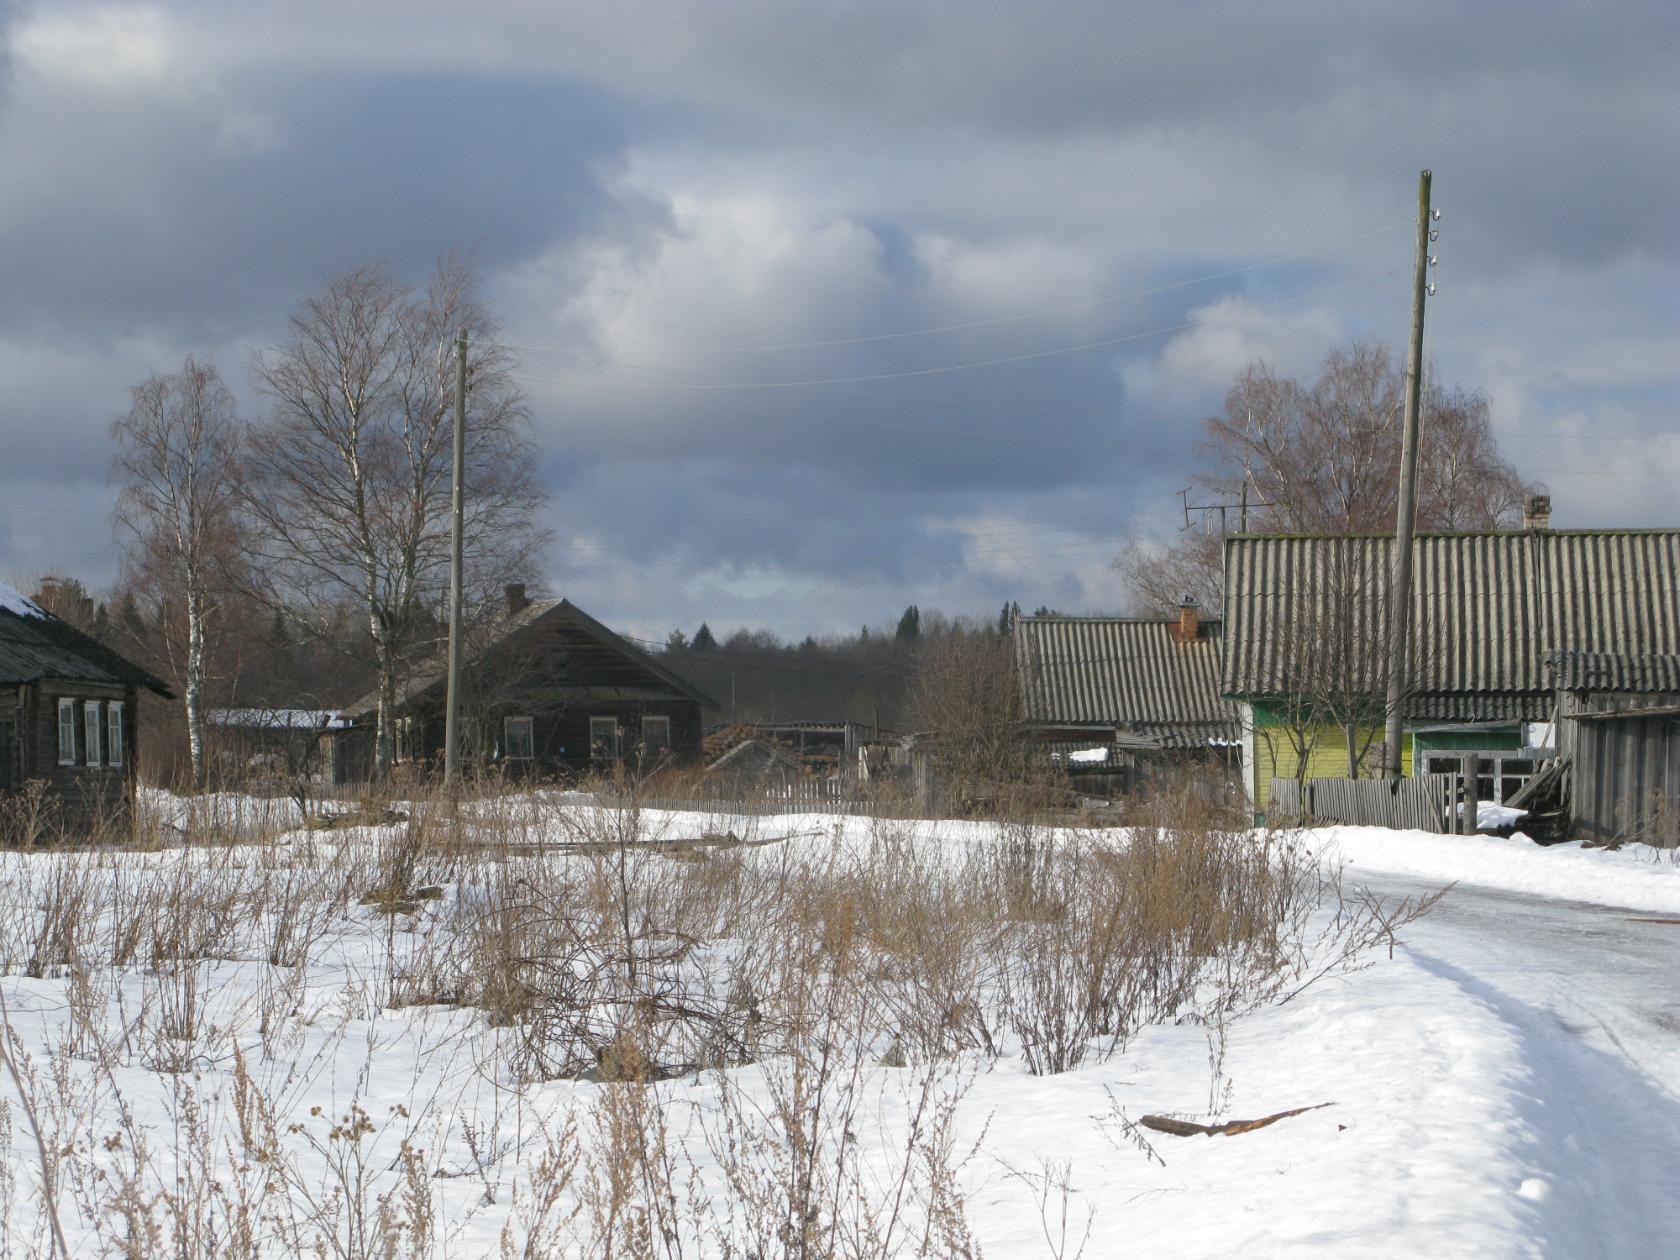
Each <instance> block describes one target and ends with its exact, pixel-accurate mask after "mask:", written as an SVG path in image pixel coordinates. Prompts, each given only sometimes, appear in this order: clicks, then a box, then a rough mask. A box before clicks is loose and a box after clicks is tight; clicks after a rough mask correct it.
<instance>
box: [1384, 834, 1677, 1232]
mask: <svg viewBox="0 0 1680 1260" xmlns="http://www.w3.org/2000/svg"><path fill="white" fill-rule="evenodd" d="M1594 856H1597V855H1594ZM1659 878H1661V875H1660V874H1659ZM1366 882H1367V883H1368V884H1369V885H1370V886H1371V887H1372V888H1373V889H1375V890H1378V891H1381V892H1385V893H1392V894H1395V895H1401V894H1406V893H1417V892H1419V891H1421V890H1423V888H1424V885H1423V884H1422V883H1420V882H1418V881H1416V880H1410V879H1406V878H1404V877H1396V876H1371V877H1369V878H1368V879H1367V880H1366ZM1406 939H1407V946H1406V950H1407V953H1408V954H1409V955H1410V957H1411V958H1412V959H1413V960H1414V961H1415V962H1416V963H1417V964H1418V965H1420V966H1421V967H1423V968H1424V969H1425V970H1427V971H1429V972H1430V973H1432V974H1433V975H1435V976H1438V977H1440V978H1441V979H1444V980H1446V981H1449V982H1450V983H1451V984H1452V985H1453V986H1454V987H1455V988H1456V989H1458V990H1459V991H1460V992H1462V993H1463V994H1464V995H1466V996H1467V997H1468V998H1470V999H1471V1000H1472V1001H1473V1002H1474V1003H1476V1004H1478V1005H1479V1006H1481V1007H1482V1008H1483V1009H1484V1010H1485V1011H1486V1012H1487V1013H1488V1014H1490V1015H1491V1016H1492V1017H1493V1018H1495V1019H1496V1020H1498V1021H1499V1022H1500V1023H1502V1024H1504V1025H1506V1026H1507V1027H1508V1028H1509V1029H1510V1030H1511V1033H1512V1035H1513V1040H1514V1043H1515V1048H1516V1051H1517V1054H1516V1056H1515V1059H1514V1061H1513V1062H1512V1063H1511V1064H1510V1067H1509V1071H1510V1073H1511V1075H1510V1076H1509V1077H1508V1079H1507V1080H1506V1082H1505V1085H1506V1088H1507V1090H1508V1092H1509V1095H1510V1098H1511V1101H1512V1102H1513V1103H1514V1104H1515V1109H1516V1114H1515V1116H1514V1117H1512V1120H1511V1122H1513V1123H1515V1124H1517V1125H1519V1126H1520V1127H1521V1129H1522V1131H1523V1132H1524V1136H1525V1139H1526V1143H1527V1146H1528V1150H1527V1152H1526V1153H1525V1156H1524V1158H1525V1159H1526V1160H1527V1161H1528V1162H1529V1163H1530V1164H1531V1166H1532V1170H1533V1171H1532V1172H1531V1173H1530V1174H1529V1176H1527V1177H1525V1178H1524V1180H1523V1182H1522V1183H1521V1184H1520V1185H1519V1186H1518V1193H1519V1194H1521V1195H1524V1196H1525V1197H1527V1198H1529V1199H1530V1200H1531V1201H1532V1202H1533V1203H1534V1206H1535V1213H1536V1215H1537V1216H1538V1217H1539V1218H1540V1219H1539V1221H1538V1222H1536V1223H1537V1224H1539V1225H1541V1226H1542V1229H1541V1230H1540V1231H1539V1232H1538V1234H1537V1238H1538V1239H1543V1240H1545V1243H1546V1246H1545V1253H1546V1254H1550V1255H1561V1256H1664V1255H1677V1254H1680V915H1675V914H1667V915H1664V914H1661V913H1651V912H1649V911H1644V910H1635V909H1625V908H1619V907H1614V906H1603V905H1595V904H1590V903H1586V902H1579V901H1567V900H1559V899H1551V898H1545V897H1539V896H1535V895H1533V894H1529V893H1516V892H1509V891H1503V890H1499V889H1490V888H1485V887H1479V886H1475V885H1459V886H1458V887H1457V888H1455V889H1454V890H1453V891H1452V893H1450V894H1449V895H1448V896H1447V897H1446V898H1445V899H1443V900H1442V902H1441V903H1440V904H1439V905H1438V906H1437V907H1436V908H1435V910H1434V911H1433V912H1432V913H1431V914H1430V915H1429V916H1428V917H1427V918H1426V919H1424V920H1422V921H1420V922H1419V923H1417V924H1414V925H1413V926H1412V927H1411V928H1409V929H1408V930H1407V932H1406Z"/></svg>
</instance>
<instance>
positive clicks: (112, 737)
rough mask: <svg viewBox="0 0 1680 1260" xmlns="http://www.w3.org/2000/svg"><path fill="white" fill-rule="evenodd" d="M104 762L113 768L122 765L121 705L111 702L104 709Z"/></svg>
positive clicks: (119, 701)
mask: <svg viewBox="0 0 1680 1260" xmlns="http://www.w3.org/2000/svg"><path fill="white" fill-rule="evenodd" d="M105 732H106V733H105V760H106V761H107V762H109V763H110V764H111V765H113V766H120V765H122V763H123V704H122V701H121V700H113V701H111V703H110V704H109V705H107V706H106V708H105Z"/></svg>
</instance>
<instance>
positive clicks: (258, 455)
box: [245, 258, 543, 774]
mask: <svg viewBox="0 0 1680 1260" xmlns="http://www.w3.org/2000/svg"><path fill="white" fill-rule="evenodd" d="M457 328H465V329H467V332H468V336H469V339H470V341H471V343H472V347H473V348H472V350H471V353H470V354H469V356H468V362H467V402H468V415H467V448H466V477H467V481H466V485H467V492H466V530H465V543H464V548H465V553H466V563H467V570H468V576H469V588H470V589H471V591H472V592H473V593H475V594H476V595H477V597H478V601H479V602H480V603H482V602H484V601H486V600H487V599H488V598H489V597H490V593H491V592H493V591H494V590H495V589H496V588H497V586H499V584H500V583H501V582H502V581H503V580H504V579H506V578H521V577H524V576H526V570H527V568H528V566H529V565H530V563H531V561H532V557H533V554H534V551H535V548H536V547H537V546H538V545H539V543H540V541H541V539H542V537H543V535H542V531H541V530H540V529H539V528H538V527H537V526H536V524H535V514H536V511H537V509H538V508H539V507H540V505H541V503H542V501H543V496H542V494H541V492H540V491H539V489H538V488H537V485H536V482H535V480H534V478H533V475H532V469H533V467H534V464H535V459H534V458H533V452H532V450H531V448H530V444H529V442H528V441H527V438H526V429H527V422H528V416H527V412H526V408H525V403H524V398H523V396H522V395H521V393H520V391H519V389H518V388H517V387H516V385H515V384H514V381H513V377H512V374H511V367H512V363H511V361H510V360H509V358H508V356H507V354H506V352H505V351H503V350H502V349H500V348H499V347H497V346H495V345H494V344H493V342H494V339H495V337H496V333H497V330H496V326H495V324H494V322H493V321H492V320H491V318H490V316H489V314H488V312H487V311H486V310H485V309H484V307H483V306H481V305H480V304H479V302H478V300H477V298H476V296H475V293H474V275H473V272H472V270H471V268H470V267H468V266H467V265H466V264H464V263H462V262H461V261H459V260H457V259H453V258H450V259H443V260H440V262H439V263H438V265H437V268H436V270H435V271H434V273H433V275H432V277H431V280H430V282H429V283H428V284H427V286H426V287H425V288H424V289H423V290H418V291H416V290H415V289H413V288H411V287H409V286H407V285H405V284H403V283H401V282H399V281H398V280H396V279H394V278H393V277H391V276H390V275H388V274H387V273H386V272H385V271H384V270H383V269H381V268H377V267H366V268H358V269H357V270H354V271H349V272H346V273H344V274H343V275H340V276H336V277H334V278H333V279H331V280H330V281H328V283H327V284H326V286H325V288H323V289H322V290H321V292H320V293H318V294H316V295H315V296H314V297H311V298H309V299H307V300H306V301H305V302H304V303H303V304H302V305H301V306H300V307H299V308H298V310H297V311H296V313H295V314H293V316H292V319H291V330H290V335H289V336H288V338H287V339H286V341H285V343H284V344H283V345H281V346H280V347H278V348H277V349H275V350H274V351H272V352H271V353H268V354H265V355H262V356H260V357H259V358H258V360H257V364H256V376H257V382H258V384H259V386H260V388H261V389H262V391H263V392H264V393H265V394H266V395H267V397H268V398H269V400H270V402H271V403H272V407H271V410H270V414H269V416H268V418H267V420H266V422H265V423H263V424H261V425H259V426H257V427H255V428H254V429H253V430H252V434H251V440H250V449H251V456H250V461H249V477H248V479H247V483H246V496H245V498H246V508H247V511H248V513H249V515H250V517H251V518H252V520H253V522H254V526H255V528H254V535H255V541H254V547H253V554H254V556H255V557H256V559H257V561H258V568H259V569H260V572H261V575H262V579H263V582H264V590H265V591H266V593H267V597H268V598H270V599H272V600H273V601H274V602H275V603H276V604H283V605H284V606H285V607H286V608H287V609H288V611H289V612H290V613H291V614H292V615H293V616H294V617H295V618H297V619H298V620H299V622H300V624H302V625H304V626H306V627H310V628H314V629H317V630H318V631H319V632H320V633H322V634H326V633H328V632H329V628H330V627H331V626H332V624H333V621H334V618H335V617H336V616H338V615H340V614H341V612H342V610H343V608H344V607H345V606H347V605H348V606H350V607H354V608H356V609H357V610H358V613H359V615H360V616H361V617H363V618H364V619H365V624H366V626H367V632H368V638H369V641H370V643H371V647H372V655H373V664H374V672H375V677H376V686H377V690H378V694H379V716H378V726H377V733H376V740H375V749H374V765H375V769H376V771H377V772H378V773H381V774H383V773H384V772H385V771H386V770H387V769H388V768H389V766H390V764H391V756H392V751H393V748H392V737H393V729H394V728H393V725H392V722H393V708H394V706H395V700H396V694H397V688H398V684H399V681H400V675H401V673H402V671H403V669H404V668H405V667H406V665H407V664H408V662H409V661H410V660H412V658H413V657H414V656H415V655H416V654H417V653H422V652H425V651H427V650H429V649H431V648H434V647H435V646H436V634H437V630H436V627H437V626H438V625H439V624H440V621H439V617H438V613H439V612H440V605H441V603H442V600H443V598H444V594H445V591H446V585H447V581H448V558H449V532H450V528H449V527H450V511H449V507H450V503H449V501H450V451H451V434H452V425H453V409H454V405H455V366H454V360H453V353H452V349H451V343H452V341H453V338H454V335H455V330H456V329H457Z"/></svg>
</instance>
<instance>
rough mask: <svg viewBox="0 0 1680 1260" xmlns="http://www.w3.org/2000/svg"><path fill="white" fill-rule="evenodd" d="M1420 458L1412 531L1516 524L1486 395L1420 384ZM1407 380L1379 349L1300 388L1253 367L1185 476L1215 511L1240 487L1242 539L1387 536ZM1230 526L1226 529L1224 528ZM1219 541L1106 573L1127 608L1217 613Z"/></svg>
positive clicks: (1153, 554) (1358, 351)
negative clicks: (1115, 576) (1126, 588)
mask: <svg viewBox="0 0 1680 1260" xmlns="http://www.w3.org/2000/svg"><path fill="white" fill-rule="evenodd" d="M1426 375H1427V380H1426V384H1425V390H1424V398H1423V407H1422V422H1421V428H1420V433H1419V451H1418V482H1417V484H1418V504H1417V527H1418V528H1419V529H1425V530H1428V529H1496V528H1501V527H1507V526H1510V525H1513V524H1515V522H1516V519H1517V517H1518V515H1519V514H1520V512H1521V510H1522V502H1523V497H1524V496H1525V495H1526V494H1528V493H1530V492H1532V491H1533V490H1536V489H1538V488H1539V487H1536V486H1532V485H1529V484H1526V483H1525V482H1524V481H1523V480H1522V478H1521V477H1520V476H1519V475H1518V473H1517V471H1516V469H1515V468H1513V467H1512V466H1511V465H1510V464H1509V463H1507V462H1506V461H1505V460H1504V459H1503V458H1501V456H1500V454H1499V448H1498V443H1497V441H1496V440H1495V438H1494V435H1493V428H1492V424H1491V421H1490V419H1489V414H1488V400H1487V397H1486V395H1483V394H1480V393H1472V392H1469V391H1466V390H1463V389H1459V388H1457V387H1450V388H1449V387H1444V386H1441V385H1439V384H1436V383H1435V379H1434V378H1435V373H1434V371H1433V368H1432V367H1431V370H1430V371H1429V372H1428V373H1427V374H1426ZM1404 397H1405V380H1404V375H1403V373H1402V370H1401V367H1400V365H1399V364H1398V363H1397V362H1396V360H1395V359H1394V356H1393V354H1392V353H1391V352H1390V351H1389V349H1388V347H1387V346H1384V345H1381V344H1380V343H1376V342H1355V343H1354V344H1353V345H1351V346H1347V347H1340V348H1337V349H1335V350H1332V351H1331V352H1330V353H1329V354H1328V355H1327V356H1326V357H1325V360H1324V365H1323V367H1322V368H1321V369H1320V371H1319V374H1318V376H1317V377H1316V378H1315V379H1314V380H1312V381H1310V382H1301V381H1297V380H1293V379H1290V378H1288V377H1283V376H1279V375H1278V374H1277V373H1276V372H1275V371H1274V370H1273V369H1272V368H1271V367H1270V366H1269V365H1267V364H1266V363H1264V362H1255V363H1251V364H1250V365H1249V366H1248V367H1247V368H1245V369H1243V371H1242V372H1241V373H1240V374H1239V375H1238V377H1237V379H1236V381H1235V383H1234V384H1233V385H1232V386H1231V390H1230V392H1229V393H1228V394H1227V395H1226V397H1225V409H1224V412H1223V414H1221V415H1218V416H1213V417H1211V418H1210V419H1209V420H1208V421H1207V432H1206V440H1205V441H1204V442H1203V444H1202V452H1203V454H1204V455H1205V456H1206V457H1207V459H1208V461H1209V467H1208V469H1207V470H1206V471H1204V472H1202V473H1200V474H1198V475H1197V477H1196V478H1195V482H1196V484H1197V485H1198V486H1200V487H1201V488H1202V490H1204V491H1205V492H1207V493H1208V494H1210V495H1211V496H1213V497H1215V498H1217V499H1218V500H1219V501H1221V502H1236V501H1237V500H1238V497H1239V495H1240V493H1241V491H1242V488H1243V486H1244V484H1245V483H1246V484H1247V485H1248V486H1249V487H1250V492H1249V493H1250V497H1251V499H1252V501H1253V502H1254V504H1255V506H1254V507H1253V508H1251V509H1250V511H1249V528H1250V529H1251V530H1254V531H1269V532H1277V533H1290V534H1339V533H1387V532H1389V531H1391V530H1393V528H1394V515H1395V505H1396V501H1397V497H1398V494H1399V480H1400V431H1401V420H1402V414H1401V413H1402V404H1403V400H1404ZM1227 522H1228V524H1229V525H1230V527H1231V528H1233V529H1234V528H1236V526H1237V522H1236V521H1235V520H1234V519H1231V517H1230V516H1229V515H1228V516H1227ZM1222 542H1223V537H1222V535H1221V532H1220V530H1219V528H1218V527H1217V523H1216V522H1214V521H1209V522H1206V523H1205V524H1204V525H1203V526H1201V527H1198V528H1197V529H1194V530H1190V531H1186V534H1185V537H1184V539H1183V541H1181V542H1179V543H1178V544H1176V545H1175V546H1173V547H1171V548H1169V549H1166V550H1164V551H1163V550H1159V549H1149V548H1146V547H1141V546H1134V547H1132V548H1130V549H1129V550H1128V551H1126V552H1125V553H1123V554H1122V555H1121V556H1120V557H1119V558H1118V559H1117V560H1116V562H1115V564H1116V567H1117V568H1118V569H1119V570H1120V571H1121V572H1122V573H1123V574H1125V575H1126V577H1127V579H1128V582H1129V584H1130V586H1131V588H1132V594H1133V597H1134V599H1135V600H1136V601H1137V602H1138V603H1139V604H1140V605H1141V606H1142V607H1145V608H1147V609H1149V610H1151V611H1159V612H1163V613H1170V612H1171V610H1172V609H1173V608H1175V607H1176V606H1177V605H1178V603H1179V601H1180V600H1181V599H1182V598H1183V597H1184V595H1185V594H1187V593H1188V594H1191V595H1193V596H1195V597H1196V598H1197V600H1198V602H1203V603H1204V606H1211V607H1218V606H1219V604H1220V593H1221V591H1222V585H1221V581H1220V561H1221V552H1222Z"/></svg>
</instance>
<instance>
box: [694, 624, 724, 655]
mask: <svg viewBox="0 0 1680 1260" xmlns="http://www.w3.org/2000/svg"><path fill="white" fill-rule="evenodd" d="M717 645H718V643H717V637H716V636H715V635H713V634H712V628H711V627H710V626H708V625H707V624H706V623H705V622H704V621H702V622H701V623H700V628H699V629H698V630H696V631H695V632H694V638H693V639H692V640H690V642H689V646H690V647H692V648H694V649H695V651H697V652H715V651H717Z"/></svg>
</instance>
